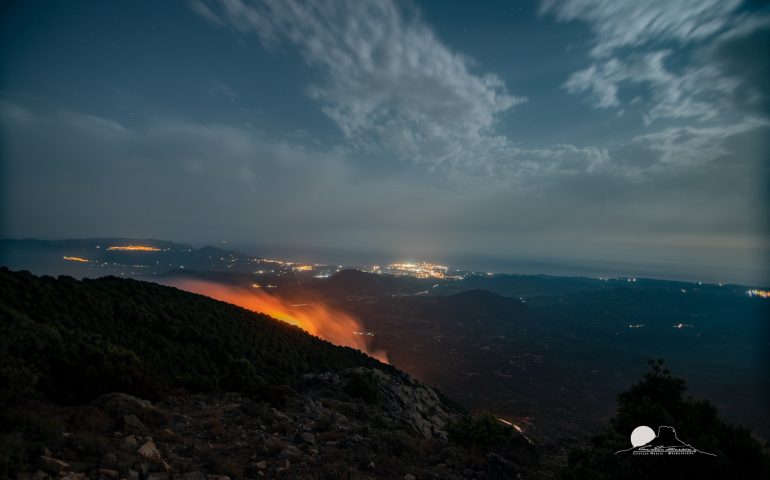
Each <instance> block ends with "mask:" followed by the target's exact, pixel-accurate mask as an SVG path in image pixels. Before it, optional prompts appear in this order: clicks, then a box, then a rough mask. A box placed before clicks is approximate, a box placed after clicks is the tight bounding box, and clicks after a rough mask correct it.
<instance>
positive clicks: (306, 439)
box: [294, 433, 315, 445]
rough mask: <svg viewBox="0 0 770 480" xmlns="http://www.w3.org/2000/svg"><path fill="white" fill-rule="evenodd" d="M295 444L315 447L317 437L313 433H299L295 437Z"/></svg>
mask: <svg viewBox="0 0 770 480" xmlns="http://www.w3.org/2000/svg"><path fill="white" fill-rule="evenodd" d="M294 442H295V443H306V444H308V445H315V435H313V434H312V433H298V434H296V435H295V436H294Z"/></svg>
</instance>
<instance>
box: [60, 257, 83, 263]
mask: <svg viewBox="0 0 770 480" xmlns="http://www.w3.org/2000/svg"><path fill="white" fill-rule="evenodd" d="M61 258H63V259H65V260H69V261H70V262H81V263H88V262H89V260H87V259H85V258H80V257H61Z"/></svg>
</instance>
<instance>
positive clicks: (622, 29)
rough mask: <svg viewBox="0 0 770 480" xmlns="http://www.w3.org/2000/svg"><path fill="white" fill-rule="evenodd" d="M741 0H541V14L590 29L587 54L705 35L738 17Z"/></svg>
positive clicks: (605, 53)
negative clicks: (591, 44)
mask: <svg viewBox="0 0 770 480" xmlns="http://www.w3.org/2000/svg"><path fill="white" fill-rule="evenodd" d="M740 4H741V0H677V1H671V0H646V1H636V0H563V1H559V0H544V1H543V2H542V4H541V9H540V10H541V12H542V13H554V14H555V15H556V17H557V18H558V19H559V20H562V21H571V20H583V21H585V22H588V23H589V25H590V26H591V30H592V31H593V33H594V40H593V45H594V46H593V48H592V49H591V54H592V55H593V56H595V57H606V56H608V55H610V54H612V53H613V52H614V51H615V50H617V49H620V48H623V47H639V46H642V45H658V46H659V45H661V44H663V43H665V42H671V41H674V42H677V43H678V44H687V43H690V42H697V41H702V40H705V39H707V38H709V37H711V36H713V35H715V34H717V33H719V32H721V31H723V30H724V29H726V28H727V27H729V26H732V25H736V24H737V23H738V22H737V21H736V18H735V17H734V15H733V14H734V12H735V10H736V9H737V8H738V7H739V6H740Z"/></svg>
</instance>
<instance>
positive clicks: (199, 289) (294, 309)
mask: <svg viewBox="0 0 770 480" xmlns="http://www.w3.org/2000/svg"><path fill="white" fill-rule="evenodd" d="M170 284H171V285H173V286H174V287H176V288H179V289H182V290H187V291H188V292H193V293H198V294H201V295H205V296H207V297H211V298H214V299H216V300H221V301H223V302H227V303H232V304H233V305H238V306H239V307H243V308H245V309H247V310H251V311H254V312H261V313H264V314H266V315H270V316H271V317H273V318H276V319H278V320H282V321H284V322H286V323H290V324H292V325H296V326H298V327H300V328H302V329H303V330H305V331H306V332H308V333H309V334H311V335H315V336H316V337H320V338H323V339H324V340H328V341H329V342H332V343H334V344H336V345H343V346H346V347H352V348H355V349H357V350H360V351H362V352H364V353H366V354H367V355H369V356H370V357H374V358H376V359H377V360H379V361H381V362H384V363H388V357H387V354H386V353H385V352H384V351H381V350H372V349H371V347H370V345H369V343H370V342H369V341H370V340H371V336H369V335H361V334H360V332H361V331H362V330H363V328H362V325H361V322H359V321H358V320H357V319H356V318H354V317H353V316H352V315H349V314H347V313H345V312H342V311H339V310H335V309H333V308H331V307H328V306H326V305H323V304H321V303H317V302H316V303H309V304H300V305H296V304H295V305H291V304H288V303H287V302H286V301H285V300H283V299H281V298H279V297H276V296H273V295H270V294H267V293H265V292H264V291H263V290H261V289H260V290H250V289H246V288H238V287H231V286H227V285H222V284H219V283H214V282H207V281H202V280H176V281H172V282H170ZM355 332H358V333H359V334H356V333H355Z"/></svg>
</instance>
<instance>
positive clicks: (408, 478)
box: [404, 473, 417, 480]
mask: <svg viewBox="0 0 770 480" xmlns="http://www.w3.org/2000/svg"><path fill="white" fill-rule="evenodd" d="M404 480H417V477H415V476H414V475H412V474H411V473H407V474H406V475H404Z"/></svg>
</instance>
